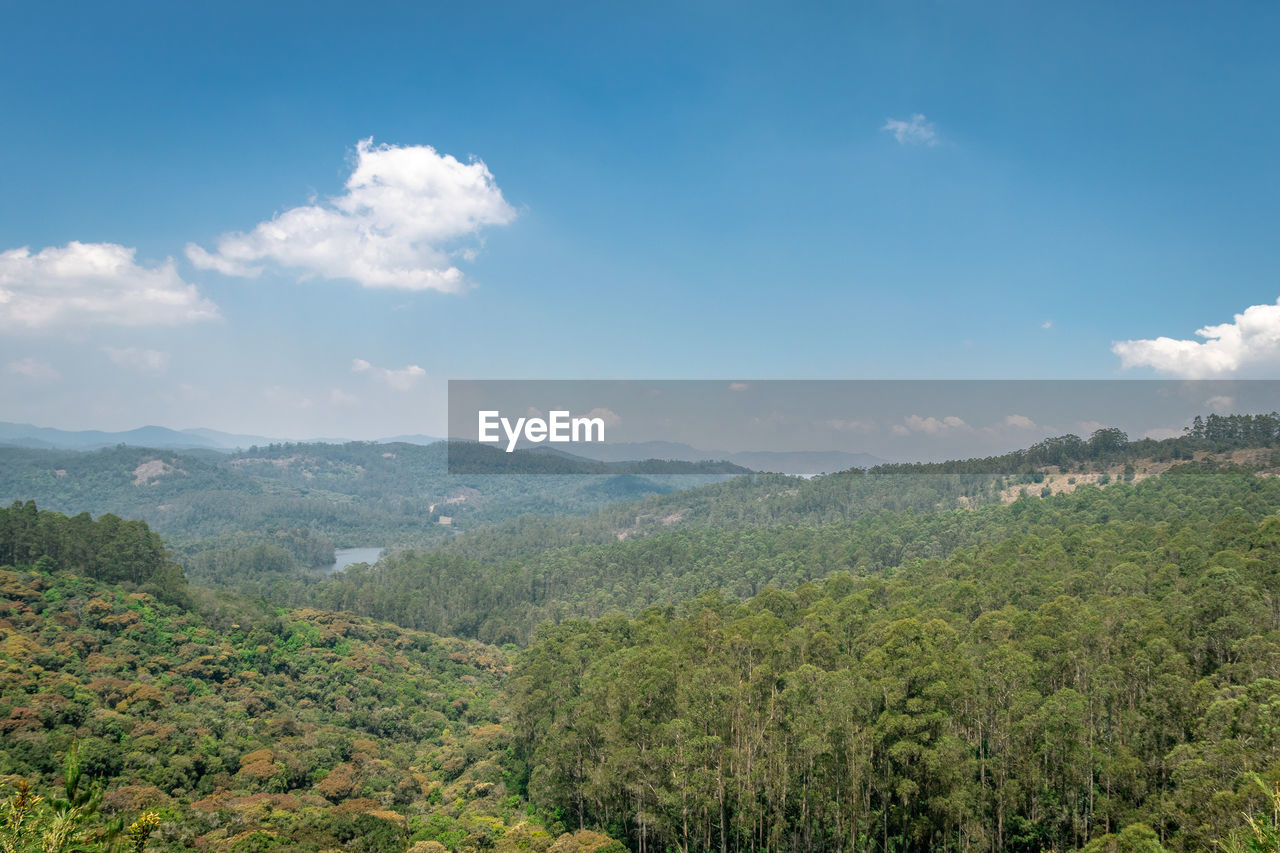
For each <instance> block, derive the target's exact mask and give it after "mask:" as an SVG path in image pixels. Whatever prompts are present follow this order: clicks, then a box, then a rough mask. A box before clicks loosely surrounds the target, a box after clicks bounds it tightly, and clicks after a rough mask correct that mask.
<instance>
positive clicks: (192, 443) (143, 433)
mask: <svg viewBox="0 0 1280 853" xmlns="http://www.w3.org/2000/svg"><path fill="white" fill-rule="evenodd" d="M350 440H351V439H347V438H310V439H301V440H299V439H293V438H272V437H270V436H265V435H251V434H243V433H232V432H223V431H222V430H216V429H205V428H193V429H181V430H178V429H170V428H169V427H162V426H143V427H138V428H137V429H131V430H124V431H121V432H106V431H103V430H96V429H88V430H66V429H56V428H54V427H39V426H35V425H34V424H19V423H12V422H9V421H0V445H9V446H11V447H31V448H39V449H42V450H99V449H101V448H103V447H115V446H116V445H117V444H126V445H129V446H130V447H152V448H155V449H157V450H217V451H221V452H231V451H235V450H246V449H248V448H250V447H266V446H268V445H271V444H318V443H324V444H345V443H346V442H348V441H350ZM442 440H443V439H439V438H435V437H434V436H429V435H421V434H418V435H397V436H392V437H390V438H380V439H378V440H377V443H378V444H390V443H399V444H434V443H435V442H437V441H442Z"/></svg>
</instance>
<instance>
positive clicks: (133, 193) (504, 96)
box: [0, 2, 1280, 437]
mask: <svg viewBox="0 0 1280 853" xmlns="http://www.w3.org/2000/svg"><path fill="white" fill-rule="evenodd" d="M370 5H371V7H372V8H363V7H362V8H357V7H355V6H353V5H351V4H342V5H339V4H336V3H333V4H326V3H306V4H301V3H299V4H287V3H271V4H235V3H218V4H173V3H145V4H143V3H120V4H111V5H110V6H92V5H90V4H80V3H40V4H18V3H10V4H6V6H5V9H4V12H3V17H4V22H5V26H4V27H3V28H0V96H2V98H3V100H2V102H3V103H4V104H5V107H4V112H3V119H0V122H2V124H0V126H2V127H3V129H4V132H3V133H0V156H3V162H4V163H5V164H6V166H7V168H5V171H4V177H3V179H2V180H0V188H2V193H3V199H4V204H3V205H0V252H3V253H6V254H4V255H0V365H2V367H0V393H2V394H3V395H4V399H5V400H6V404H5V406H3V407H0V419H4V420H20V421H31V422H35V423H38V424H41V425H49V426H58V427H64V428H89V427H95V428H104V429H123V428H130V427H134V426H138V425H140V424H143V423H159V424H163V425H166V426H172V427H177V428H181V427H189V426H209V427H214V428H220V429H227V430H234V431H251V432H259V433H265V434H269V435H285V436H292V437H307V436H318V435H345V436H351V437H375V436H379V435H389V434H395V433H404V432H436V433H438V432H440V431H443V428H444V413H443V409H442V406H443V399H444V384H443V383H444V381H445V380H447V379H448V378H484V377H502V378H534V377H541V378H606V377H651V378H759V379H765V378H899V377H902V378H908V377H910V378H1108V377H1128V376H1133V377H1151V376H1195V377H1205V378H1226V377H1235V376H1254V377H1256V376H1275V375H1276V374H1277V370H1276V368H1277V366H1280V344H1278V343H1277V342H1280V306H1277V304H1276V301H1277V297H1278V296H1280V284H1278V282H1277V276H1276V269H1277V261H1278V260H1280V240H1277V239H1276V238H1275V234H1276V231H1277V228H1276V226H1277V224H1280V192H1278V191H1280V166H1278V165H1277V157H1276V154H1275V152H1276V151H1278V150H1280V119H1278V118H1277V114H1276V112H1275V111H1274V109H1273V106H1272V105H1273V104H1274V102H1275V99H1276V94H1277V92H1278V91H1280V55H1278V54H1277V52H1276V51H1275V49H1274V45H1275V43H1276V39H1277V37H1278V36H1280V7H1276V6H1275V5H1274V4H1262V3H1257V4H1253V3H1248V4H1246V3H1240V4H1223V5H1221V6H1217V7H1213V8H1210V7H1208V6H1205V5H1204V4H1192V3H1167V2H1162V3H1150V4H1138V3H1134V4H1104V3H1078V4H1057V5H1055V6H1053V7H1049V6H1048V5H1047V4H1025V3H1012V2H1010V3H966V4H960V3H953V2H931V3H915V2H884V3H840V4H780V3H779V4H767V5H766V4H740V3H739V4H728V3H723V4H718V3H717V4H708V3H680V4H644V5H643V6H635V7H626V8H625V9H624V8H623V7H622V6H620V5H619V4H601V3H590V4H588V3H584V4H566V3H543V4H527V3H523V4H518V3H509V4H507V3H487V4H448V5H445V4H428V3H411V4H410V3H406V4H391V3H381V4H378V3H375V4H370ZM916 117H919V118H916ZM370 138H371V139H372V140H373V142H372V143H371V144H370V145H369V146H367V147H366V148H365V149H360V148H358V145H359V143H360V141H361V140H365V139H370ZM384 146H385V147H384ZM425 146H430V147H431V148H432V149H434V152H429V151H428V150H427V149H426V148H425ZM362 150H363V151H364V152H365V153H364V154H363V155H362ZM379 153H384V154H387V155H389V157H390V156H399V155H403V156H402V157H401V158H400V161H398V162H401V163H402V165H404V169H401V168H400V166H395V167H394V168H393V167H392V166H390V165H388V166H387V167H386V169H385V170H384V171H377V169H378V168H381V167H375V166H374V160H373V159H366V160H364V161H363V162H365V164H366V166H367V167H368V168H370V169H371V170H373V171H375V172H377V174H376V175H375V178H376V180H375V183H376V185H377V187H378V188H379V190H380V191H379V193H378V194H376V195H361V194H360V192H359V191H357V192H356V194H355V195H352V193H351V191H350V189H349V187H348V186H347V182H348V179H349V178H350V177H351V176H352V174H353V170H354V169H356V168H357V167H358V166H359V165H360V163H361V162H362V159H361V158H362V156H365V157H369V156H370V155H377V154H379ZM446 157H452V158H455V159H456V163H454V164H453V165H452V166H451V165H449V164H448V162H447V161H446V160H445V158H446ZM473 158H474V159H473ZM386 163H388V164H389V163H391V160H390V159H386ZM480 164H483V165H480ZM419 166H422V167H424V168H425V167H430V168H432V169H435V168H437V167H438V168H439V169H440V170H442V171H441V172H440V175H444V174H445V172H449V174H450V175H452V177H441V178H440V180H441V181H444V183H445V184H448V181H450V180H454V178H456V179H457V183H455V184H449V186H450V187H452V190H451V191H450V192H451V193H452V194H446V195H444V196H440V197H436V196H433V195H432V192H434V190H425V191H422V192H419V193H418V194H417V195H413V194H412V193H410V195H409V196H408V197H405V196H404V194H403V193H401V192H400V191H399V188H398V187H397V186H396V185H395V182H396V180H398V178H397V177H396V176H403V175H404V174H408V173H409V172H413V170H415V169H417V168H418V167H419ZM449 170H452V171H449ZM483 170H487V172H484V173H482V172H483ZM415 174H416V172H415ZM432 174H436V173H435V172H432ZM388 176H390V177H388ZM437 183H439V182H437ZM433 186H435V185H434V184H433ZM381 190H386V192H381ZM424 193H425V194H424ZM343 199H347V200H348V201H349V202H350V205H351V207H350V209H344V208H343V207H342V205H343V204H346V203H347V202H344V201H343ZM451 205H452V206H451ZM459 205H461V206H462V207H465V208H466V209H465V210H462V209H461V208H459ZM467 205H470V206H469V207H467ZM424 206H425V207H430V208H431V209H432V210H435V211H436V214H438V215H436V214H433V218H432V219H431V220H430V222H425V223H424V221H422V220H421V217H420V216H419V213H420V211H421V210H422V209H424ZM357 208H358V210H357ZM437 208H438V209H437ZM351 211H356V212H354V213H353V212H351ZM291 212H292V213H291ZM290 215H292V216H295V217H300V219H306V220H307V221H308V222H310V221H311V220H310V219H308V218H307V217H309V216H310V217H312V218H314V217H317V216H322V217H325V222H326V223H328V224H327V225H326V226H325V227H326V228H330V229H331V230H330V231H326V232H325V234H326V235H328V237H327V238H326V239H327V240H328V242H325V243H324V245H323V246H321V245H320V244H319V243H317V242H316V241H315V239H313V238H314V235H315V233H316V232H315V230H314V229H311V230H308V228H309V226H308V227H306V228H304V227H302V226H299V227H298V228H296V229H293V230H290V228H281V227H275V226H272V220H273V218H274V217H281V216H286V217H287V216H290ZM262 223H266V226H264V227H266V228H268V230H270V229H271V228H272V227H275V230H274V231H271V232H270V233H272V234H274V235H275V236H274V237H270V238H268V237H267V236H263V235H265V234H267V233H268V232H267V231H260V230H255V229H258V228H259V225H260V224H262ZM332 229H336V230H332ZM369 229H373V231H374V232H377V233H378V234H380V235H381V236H379V237H378V238H377V239H378V240H379V241H380V242H377V243H376V245H373V244H366V243H363V242H360V241H361V240H363V239H364V238H365V237H367V236H368V233H369ZM379 229H382V230H379ZM415 229H416V230H415ZM384 232H385V233H384ZM227 235H231V236H230V237H228V236H227ZM236 235H240V237H236ZM362 235H363V236H362ZM329 238H334V239H337V240H338V242H339V243H340V242H341V240H346V239H350V240H353V241H356V242H355V243H352V244H351V245H353V246H355V245H358V246H360V247H363V248H361V249H360V252H363V253H364V254H359V252H357V254H359V257H357V258H356V260H352V258H353V257H355V255H353V254H352V253H350V252H348V253H345V254H344V252H343V250H342V246H341V245H338V244H337V243H334V241H333V239H329ZM309 240H310V241H311V242H308V241H309ZM73 241H75V244H73ZM228 241H229V242H228ZM191 244H193V245H194V246H197V247H199V251H202V252H204V255H200V254H199V253H198V252H192V251H189V250H188V246H189V245H191ZM73 245H74V246H78V248H73ZM335 245H338V248H337V250H334V251H331V249H333V246H335ZM24 247H25V248H26V252H25V254H22V255H21V256H19V254H17V253H18V252H19V250H22V249H23V248H24ZM108 247H116V248H110V250H109V249H108ZM326 247H327V248H326ZM117 249H118V250H119V251H118V252H117V253H116V254H111V252H116V250H117ZM128 250H134V254H133V255H132V256H130V255H128ZM42 252H43V253H45V254H41V253H42ZM119 252H123V253H124V254H119ZM193 256H194V257H195V258H197V260H193ZM201 257H203V258H204V260H203V261H200V260H198V259H199V258H201ZM299 258H301V259H303V260H302V261H301V262H299ZM166 259H171V261H167V260H166ZM370 259H374V260H373V261H371V262H372V263H374V265H375V266H377V265H378V264H381V266H379V267H378V268H377V269H375V270H373V271H372V272H359V270H367V269H368V264H365V263H364V261H366V260H370ZM108 261H109V263H108ZM356 261H360V263H357V262H356ZM86 263H89V264H91V265H93V264H96V266H94V270H95V272H93V274H92V275H89V274H87V273H83V272H77V271H76V270H77V269H80V267H78V266H77V264H80V266H83V265H84V264H86ZM104 263H106V264H107V267H110V269H109V270H108V271H106V272H103V270H104V269H106V268H107V267H104V266H103V264H104ZM219 270H222V271H219ZM228 270H232V271H233V273H234V274H226V273H227V271H228ZM353 270H355V271H356V272H355V273H353ZM447 270H456V274H454V277H453V278H451V279H448V281H451V282H452V284H449V288H451V289H452V290H454V291H455V292H444V291H443V290H441V289H440V287H439V286H437V285H439V283H440V282H441V281H445V279H442V278H440V276H442V275H444V274H445V272H446V271H447ZM246 272H251V273H253V277H246V276H245V275H244V273H246ZM353 274H354V276H355V277H354V278H353ZM86 276H87V277H86ZM112 276H115V277H116V278H114V279H113V278H112ZM432 281H434V282H436V285H430V284H429V282H432ZM424 283H426V284H424ZM157 293H159V296H156V294H157ZM148 294H150V295H148ZM138 300H142V301H141V302H139V301H138ZM6 314H7V315H8V316H7V317H6ZM1237 315H1240V317H1239V318H1238V319H1237ZM1218 325H1224V328H1222V329H1219V330H1217V331H1216V332H1213V333H1212V334H1206V335H1199V336H1197V335H1196V334H1195V332H1196V330H1199V329H1202V328H1204V327H1206V326H1218ZM1160 338H1167V340H1166V341H1164V342H1161V341H1160V340H1158V339H1160ZM1125 341H1130V342H1135V343H1131V344H1129V345H1125V344H1123V343H1121V345H1120V346H1119V347H1117V346H1116V344H1117V342H1125ZM361 365H364V366H363V367H362V366H361ZM414 368H416V369H414ZM945 414H946V413H942V412H938V413H924V412H922V413H921V415H922V416H923V415H930V416H937V417H941V416H943V415H945Z"/></svg>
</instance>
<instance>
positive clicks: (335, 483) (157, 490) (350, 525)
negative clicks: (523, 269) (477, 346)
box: [0, 442, 722, 588]
mask: <svg viewBox="0 0 1280 853" xmlns="http://www.w3.org/2000/svg"><path fill="white" fill-rule="evenodd" d="M446 455H447V454H446V445H445V444H444V443H438V444H434V445H428V446H421V445H413V444H375V443H371V442H351V443H348V444H341V445H337V444H285V445H273V446H270V447H266V448H251V449H250V450H248V451H245V452H242V453H234V454H221V453H217V452H214V451H207V450H189V451H187V450H184V451H172V450H149V449H146V448H138V447H126V446H123V445H121V446H119V447H115V448H109V449H105V450H99V451H94V452H78V451H56V450H33V449H29V448H18V447H0V503H3V502H7V501H12V500H24V501H25V500H35V501H37V502H38V503H39V504H40V505H41V506H42V507H45V508H46V509H52V510H58V511H60V512H66V513H81V512H91V513H94V514H98V513H113V514H116V515H119V516H123V517H126V518H136V519H143V520H145V521H147V522H149V523H150V524H151V526H152V527H154V528H155V529H156V530H158V531H160V532H161V533H162V534H164V535H165V536H166V537H168V538H169V540H170V542H171V544H172V545H173V546H174V547H175V549H176V550H177V551H178V552H179V555H180V557H181V559H182V562H183V563H184V564H185V565H186V567H187V569H188V571H189V574H190V575H191V577H192V578H193V579H195V580H199V581H200V582H202V583H205V584H212V585H218V586H224V587H227V588H241V587H242V586H243V585H244V584H246V583H260V582H262V581H263V580H264V577H266V578H270V579H271V581H272V582H274V581H276V580H285V579H287V580H290V581H294V582H298V583H304V584H305V583H307V582H310V581H313V580H314V577H308V573H307V570H308V569H311V568H315V567H319V566H323V565H325V564H327V563H332V562H333V548H334V545H335V544H337V545H338V546H339V547H357V546H371V547H394V546H403V545H423V544H430V543H433V542H438V541H440V540H442V539H445V538H447V537H449V536H450V535H451V534H452V533H453V532H455V531H456V530H459V529H463V530H465V529H468V528H471V527H474V526H476V525H480V524H485V523H491V522H494V521H498V520H501V519H505V518H510V517H513V516H517V515H522V514H526V513H549V514H562V513H580V512H587V511H589V510H592V509H595V508H598V507H600V506H604V505H607V504H609V503H615V502H619V501H633V500H636V499H639V498H643V497H646V496H648V495H653V494H662V493H666V492H670V491H672V490H673V489H676V488H687V487H689V486H693V485H698V484H701V483H706V482H708V481H709V480H716V479H722V477H720V476H718V475H717V476H710V475H704V474H679V473H673V474H669V475H662V476H648V477H641V476H636V475H632V474H625V473H617V474H597V475H583V474H571V473H565V474H547V475H545V476H537V477H512V476H502V475H480V474H477V475H471V476H462V475H450V474H448V473H447V472H446V464H445V463H446ZM500 455H502V456H504V457H505V456H506V454H500ZM547 464H548V465H549V466H559V467H561V468H564V467H566V466H568V467H569V468H570V469H571V470H576V468H575V467H574V465H578V463H574V464H573V465H570V464H569V463H567V462H565V461H564V460H559V461H558V460H557V457H555V456H548V457H547ZM593 464H594V463H593ZM579 467H580V466H579ZM606 467H607V466H606ZM623 467H625V466H618V470H622V468H623ZM686 467H688V466H686ZM602 470H603V469H602ZM610 470H613V469H610ZM442 519H447V520H448V522H449V523H448V524H441V523H440V522H441V521H442Z"/></svg>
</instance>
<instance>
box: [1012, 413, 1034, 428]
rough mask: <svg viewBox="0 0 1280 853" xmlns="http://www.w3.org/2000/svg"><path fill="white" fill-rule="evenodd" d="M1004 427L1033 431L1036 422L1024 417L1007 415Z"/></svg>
mask: <svg viewBox="0 0 1280 853" xmlns="http://www.w3.org/2000/svg"><path fill="white" fill-rule="evenodd" d="M1004 425H1005V426H1007V427H1012V428H1014V429H1035V428H1036V422H1035V421H1033V420H1031V418H1029V417H1027V416H1026V415H1016V414H1015V415H1007V416H1005V419H1004Z"/></svg>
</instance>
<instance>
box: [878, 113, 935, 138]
mask: <svg viewBox="0 0 1280 853" xmlns="http://www.w3.org/2000/svg"><path fill="white" fill-rule="evenodd" d="M880 129H881V130H887V131H889V132H890V133H892V134H893V138H894V139H896V140H898V144H899V145H925V146H934V145H937V144H938V129H937V128H936V127H934V124H933V122H931V121H929V120H927V119H926V118H925V117H924V115H922V114H921V113H916V114H915V115H913V116H912V117H911V118H909V119H907V120H906V121H903V120H902V119H897V118H891V119H889V120H888V121H886V122H885V123H884V127H882V128H880Z"/></svg>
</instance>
